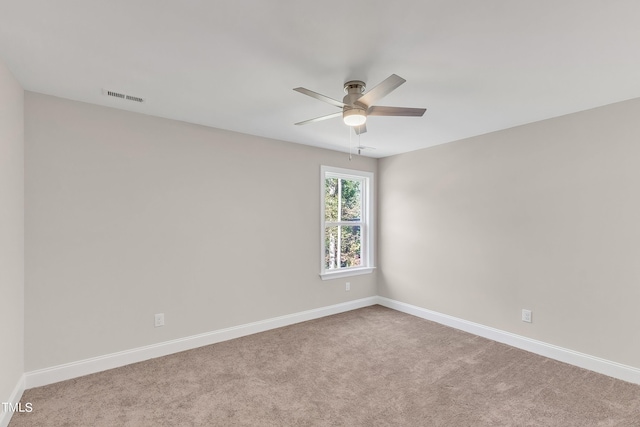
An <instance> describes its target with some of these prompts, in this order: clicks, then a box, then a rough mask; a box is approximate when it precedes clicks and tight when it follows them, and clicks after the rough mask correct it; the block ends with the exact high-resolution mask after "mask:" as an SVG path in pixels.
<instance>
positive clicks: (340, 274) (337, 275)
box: [320, 267, 376, 280]
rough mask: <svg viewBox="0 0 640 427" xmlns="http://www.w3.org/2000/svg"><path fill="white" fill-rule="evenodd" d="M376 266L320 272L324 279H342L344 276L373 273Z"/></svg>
mask: <svg viewBox="0 0 640 427" xmlns="http://www.w3.org/2000/svg"><path fill="white" fill-rule="evenodd" d="M375 269H376V268H375V267H364V268H350V269H348V270H338V271H330V272H325V273H320V278H321V279H322V280H331V279H340V278H342V277H349V276H359V275H361V274H371V273H373V270H375Z"/></svg>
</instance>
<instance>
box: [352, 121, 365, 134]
mask: <svg viewBox="0 0 640 427" xmlns="http://www.w3.org/2000/svg"><path fill="white" fill-rule="evenodd" d="M353 131H354V132H355V133H356V135H361V134H363V133H365V132H366V131H367V125H366V124H362V125H360V126H354V127H353Z"/></svg>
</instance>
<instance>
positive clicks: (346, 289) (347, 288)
mask: <svg viewBox="0 0 640 427" xmlns="http://www.w3.org/2000/svg"><path fill="white" fill-rule="evenodd" d="M344 290H345V291H350V290H351V282H347V284H346V285H345V287H344Z"/></svg>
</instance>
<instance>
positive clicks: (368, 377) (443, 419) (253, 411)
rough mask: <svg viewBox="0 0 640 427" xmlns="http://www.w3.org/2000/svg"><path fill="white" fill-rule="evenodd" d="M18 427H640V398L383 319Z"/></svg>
mask: <svg viewBox="0 0 640 427" xmlns="http://www.w3.org/2000/svg"><path fill="white" fill-rule="evenodd" d="M22 402H23V404H24V403H26V402H31V403H32V405H33V412H32V413H28V414H16V415H14V417H13V419H12V421H11V424H10V427H20V426H110V427H111V426H136V427H138V426H456V427H461V426H563V427H569V426H581V427H584V426H616V427H619V426H636V427H637V426H640V386H638V385H634V384H630V383H626V382H623V381H619V380H615V379H613V378H609V377H606V376H603V375H599V374H596V373H593V372H589V371H586V370H583V369H580V368H576V367H573V366H569V365H566V364H563V363H560V362H556V361H553V360H550V359H546V358H544V357H540V356H536V355H533V354H530V353H527V352H525V351H522V350H518V349H515V348H511V347H508V346H506V345H503V344H499V343H496V342H493V341H489V340H486V339H484V338H480V337H477V336H474V335H470V334H467V333H464V332H460V331H457V330H454V329H450V328H447V327H444V326H441V325H438V324H435V323H432V322H429V321H426V320H422V319H419V318H416V317H413V316H409V315H406V314H403V313H399V312H396V311H393V310H389V309H386V308H383V307H380V306H374V307H368V308H364V309H360V310H355V311H352V312H348V313H343V314H338V315H335V316H330V317H325V318H322V319H318V320H314V321H310V322H305V323H301V324H297V325H293V326H289V327H285V328H281V329H276V330H272V331H268V332H264V333H261V334H256V335H252V336H248V337H244V338H240V339H236V340H232V341H227V342H224V343H219V344H215V345H212V346H207V347H202V348H199V349H195V350H191V351H186V352H183V353H179V354H174V355H171V356H166V357H162V358H158V359H154V360H150V361H147V362H142V363H137V364H133V365H129V366H125V367H123V368H118V369H113V370H110V371H106V372H102V373H98V374H93V375H88V376H86V377H82V378H77V379H74V380H70V381H65V382H61V383H57V384H53V385H49V386H46V387H40V388H34V389H30V390H27V391H26V392H25V393H24V396H23V399H22Z"/></svg>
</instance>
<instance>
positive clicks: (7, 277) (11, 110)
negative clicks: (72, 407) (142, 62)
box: [0, 61, 24, 419]
mask: <svg viewBox="0 0 640 427" xmlns="http://www.w3.org/2000/svg"><path fill="white" fill-rule="evenodd" d="M23 114H24V91H23V90H22V87H21V86H20V84H19V83H18V82H17V81H16V80H15V79H14V78H13V76H12V75H11V72H10V71H9V70H8V69H7V68H6V67H5V65H4V64H3V63H2V62H1V61H0V326H1V327H2V333H1V334H0V402H7V401H8V400H9V396H10V395H11V393H12V392H13V391H14V389H15V388H16V386H17V385H18V382H19V381H20V378H21V377H22V374H23V372H24V364H23V360H24V338H23V337H24V122H23ZM1 412H2V408H0V419H2V414H1Z"/></svg>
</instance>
